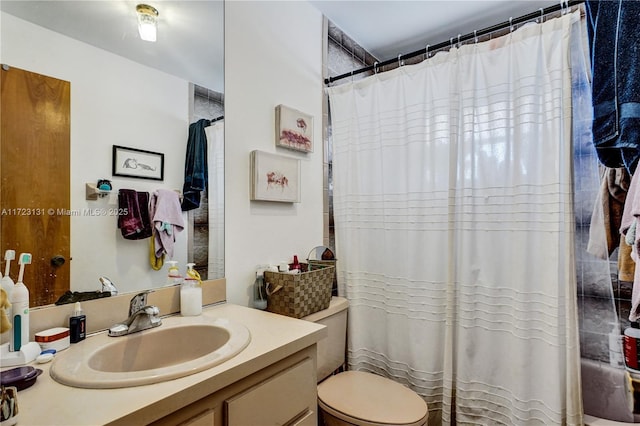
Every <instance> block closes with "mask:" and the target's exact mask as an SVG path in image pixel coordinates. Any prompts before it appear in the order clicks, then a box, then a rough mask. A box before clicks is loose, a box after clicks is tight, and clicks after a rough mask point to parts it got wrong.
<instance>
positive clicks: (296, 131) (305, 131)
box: [276, 105, 313, 152]
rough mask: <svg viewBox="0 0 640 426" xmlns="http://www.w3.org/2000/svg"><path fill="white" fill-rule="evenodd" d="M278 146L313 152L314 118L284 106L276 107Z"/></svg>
mask: <svg viewBox="0 0 640 426" xmlns="http://www.w3.org/2000/svg"><path fill="white" fill-rule="evenodd" d="M276 146H280V147H283V148H288V149H293V150H295V151H301V152H313V117H312V116H310V115H309V114H305V113H304V112H300V111H297V110H295V109H293V108H289V107H287V106H284V105H278V106H277V107H276Z"/></svg>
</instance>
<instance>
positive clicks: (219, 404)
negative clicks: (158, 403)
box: [153, 345, 317, 426]
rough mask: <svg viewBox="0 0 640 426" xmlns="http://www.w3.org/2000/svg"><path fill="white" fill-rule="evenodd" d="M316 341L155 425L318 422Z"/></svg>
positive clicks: (295, 425)
mask: <svg viewBox="0 0 640 426" xmlns="http://www.w3.org/2000/svg"><path fill="white" fill-rule="evenodd" d="M316 362H317V360H316V346H315V345H313V346H310V347H308V348H306V349H304V350H302V351H300V352H298V353H296V354H294V355H291V356H290V357H287V358H285V359H283V360H280V361H278V362H276V363H274V364H272V365H269V366H268V367H266V368H263V369H261V370H259V371H257V372H255V373H253V374H250V375H249V376H248V377H245V378H244V379H242V380H239V381H238V382H236V383H233V384H232V385H230V386H227V387H226V388H224V389H221V390H219V391H217V392H214V393H212V394H210V395H209V396H206V397H205V398H202V399H200V400H199V401H196V402H194V403H192V404H190V405H188V406H186V407H184V408H182V409H180V410H178V411H176V412H174V413H172V414H170V415H168V416H166V417H164V418H162V419H160V420H158V421H156V422H154V423H153V425H155V426H168V425H172V426H175V425H185V426H247V425H251V426H272V425H291V426H315V425H316V424H317V412H316V410H317V390H316V382H317V379H316Z"/></svg>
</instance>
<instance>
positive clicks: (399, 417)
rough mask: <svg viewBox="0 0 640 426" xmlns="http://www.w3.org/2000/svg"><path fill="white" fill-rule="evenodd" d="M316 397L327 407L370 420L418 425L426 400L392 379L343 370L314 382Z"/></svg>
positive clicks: (422, 416)
mask: <svg viewBox="0 0 640 426" xmlns="http://www.w3.org/2000/svg"><path fill="white" fill-rule="evenodd" d="M318 399H319V400H320V401H321V402H322V403H324V404H325V405H326V406H328V407H330V408H331V409H333V410H335V411H338V412H340V413H343V414H345V415H346V416H348V417H351V418H354V419H360V420H364V421H366V422H370V423H382V424H384V423H387V424H395V425H409V424H421V421H423V420H424V419H425V417H426V415H427V403H426V402H425V401H424V400H423V399H422V398H421V397H420V396H419V395H418V394H417V393H415V392H414V391H412V390H411V389H409V388H407V387H406V386H403V385H401V384H400V383H396V382H394V381H393V380H390V379H387V378H385V377H381V376H378V375H375V374H372V373H366V372H363V371H345V372H344V373H340V374H336V375H335V376H332V377H329V378H328V379H327V380H325V381H324V382H322V383H320V384H319V385H318Z"/></svg>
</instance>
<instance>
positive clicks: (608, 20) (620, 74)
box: [586, 0, 640, 174]
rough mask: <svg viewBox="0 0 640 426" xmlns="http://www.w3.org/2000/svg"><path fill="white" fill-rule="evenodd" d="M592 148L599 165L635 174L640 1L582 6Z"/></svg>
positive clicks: (639, 148)
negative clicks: (588, 53)
mask: <svg viewBox="0 0 640 426" xmlns="http://www.w3.org/2000/svg"><path fill="white" fill-rule="evenodd" d="M586 13H587V31H588V35H589V47H590V50H591V67H592V76H593V83H592V94H593V95H592V102H593V115H594V119H593V143H594V145H595V148H596V152H597V154H598V158H599V159H600V162H601V163H602V164H604V165H605V166H607V167H610V168H617V167H625V168H626V169H627V171H628V172H629V173H630V174H633V172H634V170H635V168H636V166H637V164H638V159H639V158H640V45H639V44H638V34H639V30H638V28H640V1H628V0H610V1H609V0H608V1H594V0H590V1H587V2H586Z"/></svg>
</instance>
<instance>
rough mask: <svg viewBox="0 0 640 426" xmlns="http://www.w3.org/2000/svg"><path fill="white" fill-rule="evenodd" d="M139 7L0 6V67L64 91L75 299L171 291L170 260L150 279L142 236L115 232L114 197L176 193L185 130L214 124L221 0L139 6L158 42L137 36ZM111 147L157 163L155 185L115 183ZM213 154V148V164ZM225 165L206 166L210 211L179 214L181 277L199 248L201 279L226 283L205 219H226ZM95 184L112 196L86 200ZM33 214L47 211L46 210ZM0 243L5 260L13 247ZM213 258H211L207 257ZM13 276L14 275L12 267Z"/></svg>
mask: <svg viewBox="0 0 640 426" xmlns="http://www.w3.org/2000/svg"><path fill="white" fill-rule="evenodd" d="M137 3H138V2H131V1H125V0H115V1H114V0H108V1H107V0H97V1H94V0H92V1H12V0H3V1H2V2H0V13H1V15H0V19H1V20H2V22H1V25H0V30H1V38H0V42H1V46H0V47H1V48H0V55H1V56H0V62H1V63H3V64H7V65H8V66H9V67H15V68H16V69H22V70H27V71H30V72H33V73H38V74H42V75H45V76H48V77H53V78H55V79H60V80H64V81H68V82H69V83H70V104H71V107H70V164H71V166H70V171H69V172H70V173H69V174H70V179H69V180H70V204H69V205H70V209H69V210H68V211H66V212H56V213H55V214H62V215H68V216H69V217H70V222H71V224H70V227H71V231H70V237H69V238H70V259H67V262H66V264H64V265H63V266H61V267H68V268H70V283H71V290H72V291H95V290H99V289H100V286H101V285H100V282H99V281H98V279H99V277H101V276H105V277H108V278H109V279H110V280H111V281H112V282H113V283H114V284H115V285H116V287H117V288H118V291H119V292H120V293H128V292H136V291H141V290H145V289H149V288H154V287H160V286H165V285H167V266H166V260H169V257H166V258H165V266H164V267H162V268H161V269H160V270H158V271H155V270H153V269H152V268H151V267H150V262H149V258H150V256H149V253H150V251H149V250H150V249H149V239H146V240H138V241H133V240H125V239H124V238H123V237H122V235H121V233H120V230H119V229H118V228H117V217H116V216H115V215H114V213H115V212H117V210H118V196H117V193H118V190H119V189H134V190H136V191H140V192H149V193H153V191H155V190H157V189H170V190H178V191H180V190H182V187H183V182H184V168H185V152H186V144H187V138H188V127H189V124H190V123H192V122H194V121H196V120H197V119H199V118H206V119H215V118H217V117H219V116H220V115H222V99H223V95H222V93H223V91H224V83H223V81H224V78H223V73H224V68H223V63H224V62H223V61H224V52H223V49H224V40H223V35H224V14H223V4H224V3H223V1H182V0H181V1H177V0H175V1H174V0H162V1H153V2H151V1H150V2H146V3H150V4H151V5H152V6H154V7H155V8H156V9H157V10H158V11H159V17H158V29H157V33H158V34H157V41H156V42H155V43H152V42H146V41H142V40H141V39H140V37H139V36H138V29H137V18H136V12H135V10H136V5H137ZM222 126H223V121H220V122H217V123H216V124H215V127H216V129H218V131H217V136H216V137H217V138H218V139H217V142H216V146H218V147H219V149H223V148H222V147H223V145H224V140H223V137H224V136H223V135H224V133H223V132H220V131H219V130H220V128H221V127H222ZM211 127H214V126H211ZM210 133H213V132H210ZM5 143H6V142H5ZM114 145H118V146H124V147H128V148H134V149H141V150H146V151H152V152H154V153H161V154H163V155H164V176H163V179H162V180H161V181H160V180H149V179H140V178H132V177H123V176H113V175H112V147H113V146H114ZM221 155H222V154H221V153H220V151H218V153H217V158H218V159H219V158H221V157H220V156H221ZM223 164H224V162H223V161H218V160H216V161H215V166H214V167H211V166H210V171H211V169H213V170H214V172H215V176H214V177H213V179H212V178H211V177H210V180H211V179H212V181H213V182H214V184H215V185H216V187H215V188H213V187H212V186H211V184H210V185H209V189H210V193H209V198H208V205H209V207H208V208H207V209H198V210H194V211H192V212H190V213H189V214H188V215H183V216H184V217H185V219H186V220H187V222H186V227H185V229H184V231H182V232H179V233H177V234H176V241H175V245H174V251H175V254H174V256H173V260H177V261H178V264H179V266H180V268H181V270H182V271H184V270H185V268H186V263H187V262H188V261H193V260H194V259H196V258H199V259H202V258H203V250H205V252H204V258H208V259H209V264H208V265H207V266H208V269H209V271H210V273H209V274H208V276H203V278H209V279H211V278H220V277H222V276H223V275H224V270H223V267H224V266H223V265H224V235H223V232H222V230H223V228H224V217H223V216H222V217H221V216H216V217H215V220H213V221H212V220H209V225H207V224H206V222H207V221H203V220H202V216H203V214H205V215H206V212H205V213H203V211H209V212H211V211H212V210H213V211H214V213H215V214H217V215H223V212H224V206H223V205H222V204H221V203H223V200H224V189H223V187H224V185H223V181H222V177H223V176H224V171H223V169H222V168H223ZM26 172H28V171H25V173H26ZM210 176H211V173H210ZM100 179H109V180H110V181H111V183H112V186H113V190H112V191H111V193H108V194H106V196H104V197H98V198H97V199H95V200H88V199H87V198H88V197H87V195H86V185H87V184H94V185H95V184H96V183H97V181H98V180H100ZM205 198H206V197H205ZM211 206H213V208H212V207H211ZM18 207H20V206H18ZM41 208H42V209H44V212H45V214H46V212H47V211H48V208H47V206H44V205H43V206H41ZM203 223H204V224H205V225H203ZM212 223H214V225H215V227H216V228H215V229H214V230H213V232H211V227H212V226H213V225H211V224H212ZM196 235H199V236H202V235H204V236H205V238H208V239H209V241H208V244H204V247H202V244H199V243H197V242H196V238H195V236H196ZM0 237H2V236H0ZM0 239H2V238H0ZM1 245H2V247H1V250H2V255H3V254H4V250H6V249H8V248H10V247H5V245H4V242H3V243H2V244H1ZM27 245H28V244H26V242H25V244H24V246H27ZM15 250H16V253H17V254H19V253H20V251H22V250H21V247H15ZM211 250H214V251H215V253H206V251H211ZM32 255H33V259H34V263H35V262H36V261H46V262H47V264H48V263H49V259H46V260H45V259H44V258H43V257H42V256H40V254H39V253H32ZM198 266H200V265H198ZM27 268H29V266H27ZM2 270H3V272H4V262H3V268H2ZM52 271H53V272H51V275H52V276H53V275H55V270H52ZM11 275H12V277H13V278H14V279H15V276H16V275H17V265H16V264H15V262H14V263H13V264H12V268H11ZM43 279H44V280H46V277H44V278H43ZM25 284H26V285H27V287H29V282H27V281H26V280H25ZM32 300H33V299H32ZM54 300H55V299H54ZM49 303H51V302H49Z"/></svg>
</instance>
